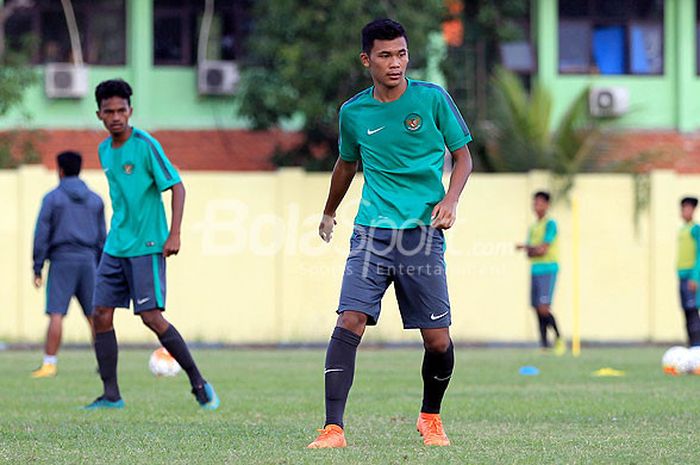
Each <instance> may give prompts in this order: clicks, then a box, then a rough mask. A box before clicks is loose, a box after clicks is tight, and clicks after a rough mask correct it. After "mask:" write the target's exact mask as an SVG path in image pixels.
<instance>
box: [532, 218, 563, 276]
mask: <svg viewBox="0 0 700 465" xmlns="http://www.w3.org/2000/svg"><path fill="white" fill-rule="evenodd" d="M542 244H548V245H549V247H548V248H547V253H546V254H544V255H542V256H540V257H530V263H532V268H531V271H532V274H547V273H554V272H556V271H557V270H559V239H558V231H557V223H556V221H554V220H553V219H551V218H549V217H548V216H545V217H544V218H542V219H541V220H538V221H536V222H535V223H534V224H533V225H532V226H530V229H528V231H527V245H529V246H531V247H536V246H538V245H542Z"/></svg>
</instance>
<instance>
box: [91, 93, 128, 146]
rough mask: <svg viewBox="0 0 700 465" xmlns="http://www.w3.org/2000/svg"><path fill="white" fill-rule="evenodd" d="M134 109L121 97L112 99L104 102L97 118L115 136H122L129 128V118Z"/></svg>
mask: <svg viewBox="0 0 700 465" xmlns="http://www.w3.org/2000/svg"><path fill="white" fill-rule="evenodd" d="M132 112H133V109H132V108H131V106H130V105H129V102H128V101H127V100H126V99H124V98H121V97H110V98H108V99H105V100H102V102H101V103H100V109H99V110H98V111H97V117H98V118H99V119H100V120H101V121H102V124H104V125H105V128H106V129H107V130H108V131H109V133H110V134H111V135H113V136H118V135H119V134H122V133H123V132H125V131H126V130H127V129H128V128H129V118H131V113H132Z"/></svg>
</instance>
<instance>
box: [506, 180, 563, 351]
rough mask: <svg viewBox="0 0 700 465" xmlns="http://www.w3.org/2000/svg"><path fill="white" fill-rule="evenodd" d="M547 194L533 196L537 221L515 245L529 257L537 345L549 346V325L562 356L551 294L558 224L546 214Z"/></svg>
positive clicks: (556, 252) (539, 193)
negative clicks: (536, 324) (538, 338)
mask: <svg viewBox="0 0 700 465" xmlns="http://www.w3.org/2000/svg"><path fill="white" fill-rule="evenodd" d="M549 197H550V196H549V193H548V192H544V191H540V192H536V193H535V195H534V196H533V203H532V208H533V210H534V211H535V216H536V217H537V221H536V222H535V224H533V225H532V226H530V229H529V230H528V234H527V244H522V245H518V246H517V248H518V249H519V250H525V251H527V256H528V257H529V258H530V262H531V264H532V265H531V268H530V303H531V305H532V308H533V309H535V313H536V314H537V321H538V324H539V330H540V345H541V346H542V348H543V349H547V348H549V341H548V340H547V329H548V328H552V329H553V330H554V334H555V335H556V339H555V342H554V352H555V354H557V355H563V354H564V352H566V343H565V342H564V340H563V339H562V338H561V336H560V334H559V328H558V327H557V322H556V320H555V318H554V315H552V296H553V294H554V285H555V283H556V281H557V272H558V271H559V262H558V260H559V240H558V238H557V235H558V231H557V223H556V221H554V220H553V219H552V218H550V217H549V215H548V214H547V212H548V210H549Z"/></svg>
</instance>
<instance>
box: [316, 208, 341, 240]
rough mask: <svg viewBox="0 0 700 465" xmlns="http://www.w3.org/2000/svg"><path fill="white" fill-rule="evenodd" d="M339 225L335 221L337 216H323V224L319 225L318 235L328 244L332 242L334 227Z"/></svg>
mask: <svg viewBox="0 0 700 465" xmlns="http://www.w3.org/2000/svg"><path fill="white" fill-rule="evenodd" d="M336 224H338V223H336V221H335V215H325V214H324V215H323V218H321V224H319V225H318V235H319V236H321V239H323V240H324V241H326V242H330V241H331V237H333V227H334V226H335V225H336Z"/></svg>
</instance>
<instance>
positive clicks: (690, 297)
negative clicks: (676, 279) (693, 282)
mask: <svg viewBox="0 0 700 465" xmlns="http://www.w3.org/2000/svg"><path fill="white" fill-rule="evenodd" d="M688 281H690V280H689V279H686V278H684V279H681V280H680V286H679V287H680V294H681V307H683V310H693V309H696V308H698V292H700V289H699V290H698V291H695V292H693V291H691V290H690V288H689V287H688Z"/></svg>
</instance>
